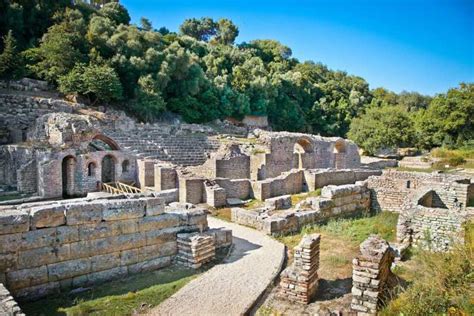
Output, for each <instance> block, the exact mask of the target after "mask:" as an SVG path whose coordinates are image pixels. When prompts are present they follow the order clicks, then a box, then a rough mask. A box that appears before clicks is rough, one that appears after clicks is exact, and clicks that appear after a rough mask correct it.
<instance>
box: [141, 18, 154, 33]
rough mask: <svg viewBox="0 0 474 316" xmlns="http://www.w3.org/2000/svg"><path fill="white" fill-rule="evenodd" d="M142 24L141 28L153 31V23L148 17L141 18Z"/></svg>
mask: <svg viewBox="0 0 474 316" xmlns="http://www.w3.org/2000/svg"><path fill="white" fill-rule="evenodd" d="M140 26H141V29H142V30H144V31H152V30H153V25H152V24H151V21H150V20H149V19H147V18H144V17H142V18H141V19H140Z"/></svg>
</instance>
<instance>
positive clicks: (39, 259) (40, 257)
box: [18, 244, 70, 269]
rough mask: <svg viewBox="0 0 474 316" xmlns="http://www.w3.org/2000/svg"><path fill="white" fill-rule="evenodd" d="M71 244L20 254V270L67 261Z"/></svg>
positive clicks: (21, 252) (26, 251)
mask: <svg viewBox="0 0 474 316" xmlns="http://www.w3.org/2000/svg"><path fill="white" fill-rule="evenodd" d="M69 250H70V248H69V244H66V245H62V246H55V247H43V248H37V249H31V250H25V251H20V252H19V258H18V268H19V269H26V268H34V267H39V266H42V265H45V264H49V263H54V262H59V261H65V260H68V259H69V257H70V252H69Z"/></svg>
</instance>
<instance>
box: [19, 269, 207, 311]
mask: <svg viewBox="0 0 474 316" xmlns="http://www.w3.org/2000/svg"><path fill="white" fill-rule="evenodd" d="M200 272H202V271H200V270H198V271H194V270H191V269H186V268H181V267H169V268H165V269H161V270H158V271H154V272H149V273H142V274H139V275H135V276H131V277H128V278H126V279H123V280H118V281H113V282H109V283H106V284H103V285H100V286H97V287H94V288H92V289H91V290H89V291H87V292H83V293H81V294H77V295H66V294H65V295H61V296H58V297H51V298H47V299H44V300H40V301H37V302H32V303H26V304H24V305H22V309H23V311H24V312H25V313H26V314H27V315H29V316H30V315H31V316H34V315H48V316H49V315H132V314H137V313H142V312H146V311H147V310H148V309H150V308H152V307H154V306H157V305H159V304H160V303H161V302H163V301H164V300H165V299H167V298H168V297H170V296H171V295H173V294H174V293H175V292H177V291H178V290H179V289H180V288H181V287H183V286H184V285H186V284H187V283H188V282H189V281H191V280H192V279H194V278H195V277H196V276H197V275H198V274H199V273H200Z"/></svg>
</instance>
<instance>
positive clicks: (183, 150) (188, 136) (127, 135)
mask: <svg viewBox="0 0 474 316" xmlns="http://www.w3.org/2000/svg"><path fill="white" fill-rule="evenodd" d="M106 135H107V136H109V137H111V138H112V139H113V140H115V141H116V142H117V143H118V144H119V146H120V148H121V149H124V150H128V151H130V152H132V153H135V154H136V155H137V157H139V158H147V159H156V160H161V161H165V162H171V163H174V164H177V165H181V166H197V165H201V164H203V163H204V162H205V161H206V159H207V156H208V153H210V152H213V151H216V150H217V149H218V148H219V146H220V143H219V141H218V140H217V139H213V138H209V137H208V136H207V135H206V134H204V133H190V132H183V131H182V130H179V129H178V130H176V129H175V128H173V127H172V126H167V125H163V126H153V125H152V126H147V125H146V126H137V128H136V129H134V130H132V131H118V130H114V131H108V132H106Z"/></svg>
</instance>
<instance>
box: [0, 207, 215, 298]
mask: <svg viewBox="0 0 474 316" xmlns="http://www.w3.org/2000/svg"><path fill="white" fill-rule="evenodd" d="M206 228H207V217H206V213H205V212H204V210H200V209H189V210H179V209H176V210H169V211H168V212H167V213H164V204H163V201H162V200H160V199H157V198H138V199H126V200H125V199H115V200H96V201H83V200H70V202H69V201H68V202H66V203H52V202H49V203H37V204H31V205H25V204H24V205H21V206H19V207H18V208H17V209H10V210H3V211H2V212H1V213H0V259H1V260H0V262H1V263H2V264H1V265H0V274H1V276H2V279H6V286H7V287H8V289H9V290H10V291H11V292H12V293H13V295H14V296H15V297H17V298H18V299H22V300H32V299H36V298H39V297H42V296H45V295H48V294H52V293H57V292H59V291H62V290H64V289H68V288H77V287H84V286H89V285H92V284H95V283H100V282H104V281H107V280H111V279H114V278H121V277H124V276H126V275H128V274H133V273H139V272H142V271H147V270H153V269H158V268H162V267H165V266H167V265H169V264H171V261H172V259H173V258H174V256H175V255H176V252H177V244H176V234H177V233H179V232H188V231H197V230H201V229H206Z"/></svg>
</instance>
